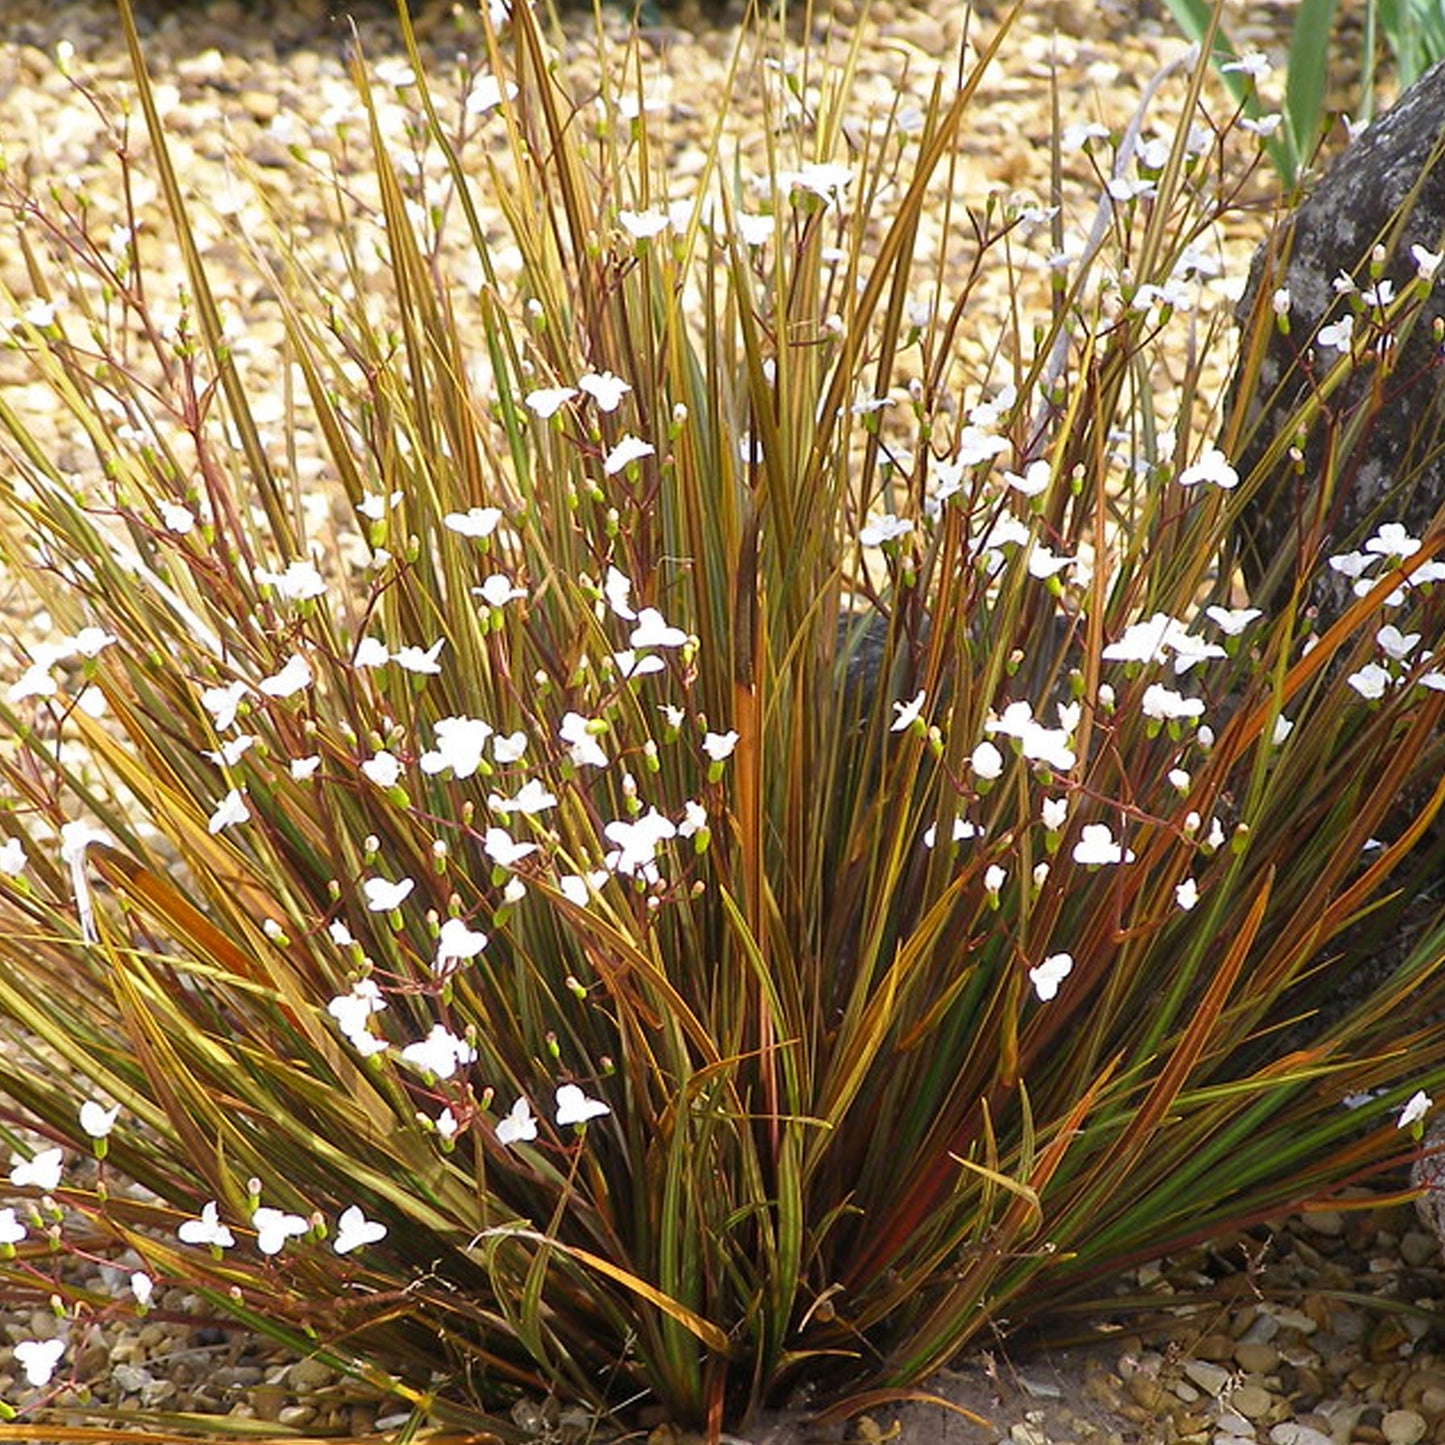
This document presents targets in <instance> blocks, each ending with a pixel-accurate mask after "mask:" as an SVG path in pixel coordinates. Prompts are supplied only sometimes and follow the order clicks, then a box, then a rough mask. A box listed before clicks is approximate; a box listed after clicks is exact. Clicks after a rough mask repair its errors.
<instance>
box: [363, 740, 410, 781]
mask: <svg viewBox="0 0 1445 1445" xmlns="http://www.w3.org/2000/svg"><path fill="white" fill-rule="evenodd" d="M361 771H362V773H363V774H365V776H366V777H368V778H369V779H370V780H371V781H372V782H373V783H375V784H376V786H377V787H378V788H394V787H395V786H396V785H397V783H398V781H399V780H400V779H401V771H402V769H401V759H400V758H399V757H397V755H396V754H395V753H393V752H389V751H388V750H387V749H386V748H382V749H381V750H380V751H379V752H375V753H373V754H372V755H371V757H369V758H367V760H366V761H365V762H364V763H362V765H361Z"/></svg>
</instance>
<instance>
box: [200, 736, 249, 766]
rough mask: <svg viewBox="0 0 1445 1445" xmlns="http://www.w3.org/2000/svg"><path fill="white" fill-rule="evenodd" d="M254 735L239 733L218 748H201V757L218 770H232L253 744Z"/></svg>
mask: <svg viewBox="0 0 1445 1445" xmlns="http://www.w3.org/2000/svg"><path fill="white" fill-rule="evenodd" d="M255 742H256V735H255V733H241V734H240V735H239V736H237V737H234V738H231V739H230V740H229V741H228V742H224V743H222V744H221V746H220V747H219V748H215V749H212V748H202V749H201V756H202V757H203V758H205V759H206V760H207V761H208V762H212V763H215V765H216V766H217V767H218V768H234V767H235V766H236V764H237V763H239V762H240V761H241V759H242V758H243V757H245V755H246V753H247V751H248V750H249V749H250V748H251V747H252V746H253V745H254V744H255Z"/></svg>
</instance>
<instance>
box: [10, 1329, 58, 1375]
mask: <svg viewBox="0 0 1445 1445" xmlns="http://www.w3.org/2000/svg"><path fill="white" fill-rule="evenodd" d="M12 1353H13V1354H14V1356H15V1362H16V1363H17V1364H18V1365H19V1366H20V1368H21V1369H22V1370H24V1371H25V1379H26V1381H27V1383H29V1384H31V1385H48V1384H49V1383H50V1380H51V1377H52V1376H53V1375H54V1374H55V1369H56V1366H57V1365H59V1364H60V1357H61V1356H62V1355H63V1354H64V1353H65V1341H64V1340H58V1339H57V1340H21V1341H19V1342H18V1343H17V1344H16V1345H15V1347H14V1349H13V1350H12Z"/></svg>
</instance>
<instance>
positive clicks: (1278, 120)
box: [1239, 111, 1284, 140]
mask: <svg viewBox="0 0 1445 1445" xmlns="http://www.w3.org/2000/svg"><path fill="white" fill-rule="evenodd" d="M1283 124H1284V116H1282V115H1281V114H1280V113H1279V111H1275V112H1274V113H1273V114H1272V115H1262V116H1260V118H1259V119H1258V120H1253V119H1251V118H1250V117H1249V116H1247V115H1242V116H1240V118H1239V128H1240V130H1247V131H1249V132H1251V133H1252V134H1254V135H1257V136H1259V137H1261V138H1262V139H1264V140H1268V139H1269V137H1270V136H1272V135H1273V134H1274V133H1275V131H1277V130H1278V129H1279V128H1280V126H1281V125H1283Z"/></svg>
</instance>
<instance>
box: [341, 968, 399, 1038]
mask: <svg viewBox="0 0 1445 1445" xmlns="http://www.w3.org/2000/svg"><path fill="white" fill-rule="evenodd" d="M385 1007H386V999H385V998H383V997H382V993H381V990H380V989H379V988H378V987H377V986H376V983H375V981H374V980H373V979H369V978H359V979H357V981H356V982H355V983H353V984H352V985H351V991H350V992H349V993H341V994H337V995H336V997H335V998H333V999H332V1000H331V1002H330V1003H328V1004H327V1005H326V1012H327V1013H329V1014H330V1015H331V1017H332V1018H334V1019H335V1020H336V1022H337V1024H338V1025H339V1026H340V1028H341V1032H342V1033H344V1034H345V1035H346V1036H347V1037H348V1038H355V1036H356V1035H357V1034H364V1033H366V1023H367V1020H368V1019H369V1018H370V1017H371V1016H372V1014H376V1013H380V1012H381V1011H382V1009H384V1008H385Z"/></svg>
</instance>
